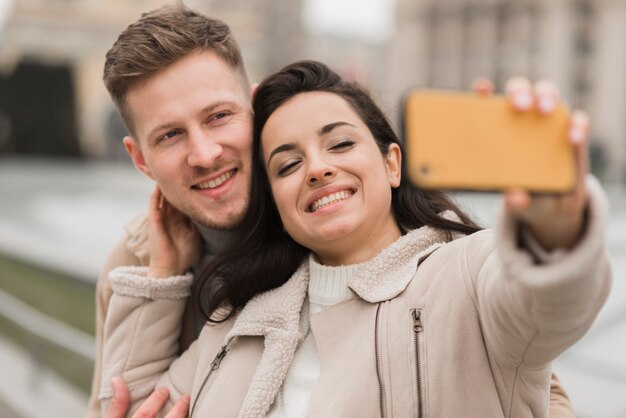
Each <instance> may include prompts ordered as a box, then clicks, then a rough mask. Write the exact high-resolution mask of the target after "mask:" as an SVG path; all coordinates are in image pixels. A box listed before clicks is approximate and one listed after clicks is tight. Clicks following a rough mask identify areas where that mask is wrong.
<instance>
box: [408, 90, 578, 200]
mask: <svg viewBox="0 0 626 418" xmlns="http://www.w3.org/2000/svg"><path fill="white" fill-rule="evenodd" d="M569 118H570V117H569V111H568V110H567V108H566V107H565V106H564V105H562V104H559V105H558V107H557V109H556V110H555V111H554V112H553V113H551V114H550V115H542V114H540V113H539V112H538V111H537V110H531V111H528V112H518V111H516V110H514V109H513V108H512V106H511V104H510V103H509V102H508V101H507V100H506V98H504V97H502V96H486V97H485V96H478V95H476V94H471V93H456V92H448V91H433V90H412V91H410V92H409V93H408V94H406V95H405V97H404V103H403V121H402V125H403V127H402V132H403V137H404V141H405V142H404V143H405V148H406V151H407V168H408V172H409V177H410V179H411V180H412V181H413V183H414V184H416V185H417V186H419V187H422V188H430V189H448V190H470V191H472V190H474V191H499V190H505V189H509V188H523V189H526V190H528V191H531V192H537V193H566V192H568V191H571V190H572V189H573V188H574V183H575V178H576V172H575V170H576V166H575V161H574V150H573V148H572V146H571V144H570V143H569V140H568V129H569Z"/></svg>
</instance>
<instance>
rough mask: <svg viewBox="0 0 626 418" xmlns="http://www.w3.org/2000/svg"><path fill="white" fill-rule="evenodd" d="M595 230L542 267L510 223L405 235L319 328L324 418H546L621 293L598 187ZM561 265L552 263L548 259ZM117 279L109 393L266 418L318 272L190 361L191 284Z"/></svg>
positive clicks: (252, 305)
mask: <svg viewBox="0 0 626 418" xmlns="http://www.w3.org/2000/svg"><path fill="white" fill-rule="evenodd" d="M591 194H592V195H593V198H592V204H591V209H590V219H589V223H588V225H587V230H586V233H585V236H584V237H583V238H582V240H581V242H580V243H579V244H578V246H577V247H576V248H574V249H572V250H571V251H569V252H567V253H562V254H560V255H556V256H551V257H544V258H546V260H544V261H547V262H546V263H541V264H538V263H536V262H535V261H534V258H536V257H537V254H535V257H533V256H531V255H530V254H529V253H528V252H527V251H525V250H522V249H520V248H518V247H517V245H516V242H517V241H518V240H517V238H518V237H517V235H516V230H517V227H516V225H514V224H513V222H512V221H511V220H510V219H504V220H503V221H502V223H501V225H500V227H499V229H498V231H497V232H494V231H483V232H479V233H476V234H473V235H471V236H469V237H464V238H460V239H457V240H455V241H453V242H450V243H445V235H444V234H442V233H441V232H439V231H437V230H433V229H431V228H428V227H424V228H421V229H418V230H415V231H412V232H410V233H409V234H407V235H405V236H403V237H401V238H400V239H399V240H398V241H397V242H396V243H394V244H393V245H392V246H390V247H389V248H387V249H386V250H385V251H383V252H382V253H381V254H379V255H378V256H377V257H376V260H375V265H376V267H375V268H373V269H370V270H362V271H361V272H359V274H358V275H357V276H356V278H355V279H353V280H351V281H350V282H349V283H348V285H349V287H350V288H351V289H352V291H353V292H354V293H355V294H356V295H357V297H356V298H353V299H351V300H349V301H346V302H343V303H341V304H338V305H335V306H333V307H330V308H328V309H326V310H324V311H322V312H320V313H318V314H316V315H313V316H312V317H311V318H310V326H311V331H312V333H313V335H314V338H315V341H316V345H317V348H318V352H319V357H320V363H321V375H320V379H319V382H318V384H317V386H316V388H315V390H314V391H313V393H312V395H311V399H310V405H309V408H310V409H309V415H310V416H312V417H349V416H354V417H369V416H372V417H374V416H384V417H405V416H426V417H459V416H463V417H481V418H482V417H515V418H518V417H520V418H522V417H538V418H540V417H547V416H548V409H549V391H548V388H549V386H550V374H551V368H550V364H551V361H552V360H553V359H554V358H555V357H557V356H558V355H559V354H560V353H561V352H562V351H563V350H565V349H566V348H567V347H569V346H571V345H572V344H573V343H574V342H575V341H577V340H578V339H579V338H580V337H581V336H582V335H583V334H584V333H585V332H586V331H587V329H588V328H589V326H591V324H592V322H593V320H594V319H595V317H596V315H597V313H598V311H599V309H600V307H601V306H602V304H603V302H604V301H605V300H606V297H607V295H608V291H609V287H610V268H609V264H608V258H607V256H606V253H605V250H604V246H603V242H602V236H603V234H602V228H603V221H604V219H603V218H604V212H603V209H602V208H601V206H602V205H601V203H600V202H601V200H602V199H601V197H600V196H599V195H600V192H599V190H598V188H597V187H594V186H593V185H591ZM547 258H550V260H547ZM146 270H147V269H145V268H125V269H124V268H122V269H119V270H116V271H114V272H113V273H112V275H111V281H112V284H113V290H114V292H115V294H114V295H113V297H112V299H111V302H110V306H109V314H108V317H107V322H106V327H105V336H106V344H105V346H104V353H105V357H104V359H105V361H104V364H105V365H106V367H105V368H104V370H103V377H104V379H103V381H102V389H101V392H100V398H101V399H102V401H103V406H104V407H106V406H107V404H108V401H109V400H110V396H111V386H110V384H109V382H110V379H111V378H112V377H113V376H116V375H122V377H123V378H124V379H125V380H126V381H127V382H128V383H129V386H130V388H131V398H132V400H133V402H134V405H135V407H136V406H137V405H138V403H139V402H140V401H141V400H142V399H144V398H145V397H146V396H147V395H148V394H149V393H150V392H151V391H152V390H153V388H154V387H155V385H159V386H161V385H165V386H168V387H169V388H170V391H171V393H172V394H173V395H174V399H176V398H177V397H178V396H179V395H180V394H191V396H192V417H196V416H197V417H205V416H218V417H235V416H240V417H262V416H264V415H265V414H266V412H267V411H268V409H269V408H270V406H271V404H272V402H273V401H274V398H275V396H276V394H277V393H278V391H279V390H280V387H281V385H282V382H283V379H284V378H285V375H286V373H287V370H288V368H289V365H290V364H291V361H292V359H293V355H294V352H295V350H296V348H297V346H298V344H299V342H300V341H301V340H302V338H303V336H304V335H305V333H306V330H307V327H308V326H309V317H308V314H307V312H306V309H302V307H303V306H306V305H307V304H306V303H305V299H306V290H307V286H308V264H306V263H305V264H304V265H303V266H301V268H300V269H299V270H298V271H297V272H296V273H295V274H294V275H293V277H292V278H291V279H290V280H289V281H288V282H287V283H285V284H284V285H283V286H281V287H279V288H277V289H274V290H272V291H269V292H266V293H264V294H261V295H258V296H256V297H255V298H254V299H252V300H251V301H250V302H249V303H248V304H247V305H246V307H245V308H244V309H243V310H242V311H241V312H240V313H239V315H238V316H237V317H236V318H234V319H232V320H230V321H228V322H226V323H224V324H222V325H220V326H215V327H210V326H205V327H204V329H203V330H202V332H201V335H200V337H199V339H198V341H196V342H195V343H194V344H193V345H192V346H191V348H190V349H189V350H188V351H187V352H185V353H184V354H183V355H182V356H181V357H179V358H177V345H176V339H177V335H178V332H177V331H178V328H179V325H180V321H181V315H182V312H183V310H184V297H185V296H186V295H187V294H188V293H189V286H190V284H191V280H192V278H191V276H189V275H188V276H182V277H173V278H169V279H164V280H154V279H150V278H146V277H144V275H145V273H146Z"/></svg>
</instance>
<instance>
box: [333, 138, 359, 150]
mask: <svg viewBox="0 0 626 418" xmlns="http://www.w3.org/2000/svg"><path fill="white" fill-rule="evenodd" d="M353 145H354V141H352V140H350V139H344V140H342V141H339V142H337V143H335V144H333V145H332V146H331V147H330V149H331V150H342V149H346V148H350V147H351V146H353Z"/></svg>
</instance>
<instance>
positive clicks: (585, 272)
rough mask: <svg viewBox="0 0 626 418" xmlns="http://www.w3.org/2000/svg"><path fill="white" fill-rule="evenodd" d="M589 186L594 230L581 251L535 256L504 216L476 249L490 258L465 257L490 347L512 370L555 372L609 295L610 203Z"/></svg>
mask: <svg viewBox="0 0 626 418" xmlns="http://www.w3.org/2000/svg"><path fill="white" fill-rule="evenodd" d="M587 184H588V190H589V197H590V198H589V206H588V209H587V210H588V214H587V215H588V217H587V223H586V228H585V231H584V235H583V236H582V238H581V240H580V241H579V242H578V244H577V245H576V247H574V248H572V249H569V250H559V251H558V252H554V253H551V254H543V255H542V254H535V253H531V252H530V251H528V249H527V247H525V246H524V245H521V244H520V231H519V227H518V225H517V224H516V222H515V220H513V219H512V218H509V217H507V216H504V217H503V218H502V219H501V221H500V224H499V226H498V228H497V230H496V234H495V237H493V236H489V235H485V236H486V237H488V238H491V239H492V241H491V242H489V243H487V244H485V243H477V245H478V246H481V245H482V246H483V248H488V249H490V250H489V251H482V254H483V255H484V256H479V257H475V259H474V260H472V259H471V258H470V256H469V252H467V253H466V254H468V256H467V263H468V269H469V270H470V272H469V274H470V276H471V277H472V281H473V282H474V286H475V290H476V297H477V305H478V310H479V315H480V317H481V324H482V327H483V333H484V338H485V343H486V344H487V346H488V347H489V348H490V351H491V352H492V353H495V355H496V356H497V357H498V358H499V360H500V361H501V362H504V363H505V364H508V365H509V366H510V367H519V366H524V367H530V368H541V367H545V366H546V365H548V364H549V363H550V362H551V361H552V360H553V359H554V358H556V357H557V356H558V355H559V354H560V353H561V352H563V351H564V350H565V349H567V348H568V347H570V346H571V345H572V344H574V343H575V342H576V341H577V340H578V339H580V338H581V337H582V336H583V335H584V334H585V332H586V331H587V330H588V329H589V327H590V326H591V324H592V323H593V321H594V320H595V318H596V316H597V314H598V312H599V311H600V308H601V307H602V305H603V304H604V302H605V300H606V298H607V296H608V293H609V289H610V283H611V272H610V266H609V261H608V256H607V253H606V250H605V247H604V231H603V229H604V223H605V218H606V203H605V198H604V194H603V192H602V189H601V188H600V186H599V185H598V184H597V182H596V181H595V180H594V179H592V178H589V179H588V181H587ZM482 241H488V239H487V240H482ZM466 248H467V247H466ZM493 248H495V250H493ZM479 252H480V250H479ZM473 254H475V253H473Z"/></svg>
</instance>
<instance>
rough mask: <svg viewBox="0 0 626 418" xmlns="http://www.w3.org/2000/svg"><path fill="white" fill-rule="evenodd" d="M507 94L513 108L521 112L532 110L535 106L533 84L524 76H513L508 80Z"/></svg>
mask: <svg viewBox="0 0 626 418" xmlns="http://www.w3.org/2000/svg"><path fill="white" fill-rule="evenodd" d="M504 89H505V91H506V96H507V98H508V99H509V102H510V103H511V105H512V106H513V108H514V109H515V110H517V111H519V112H524V111H527V110H530V109H531V108H532V106H533V101H534V100H533V94H532V85H531V84H530V81H528V79H526V78H524V77H513V78H511V79H510V80H508V81H507V82H506V85H505V88H504Z"/></svg>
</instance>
